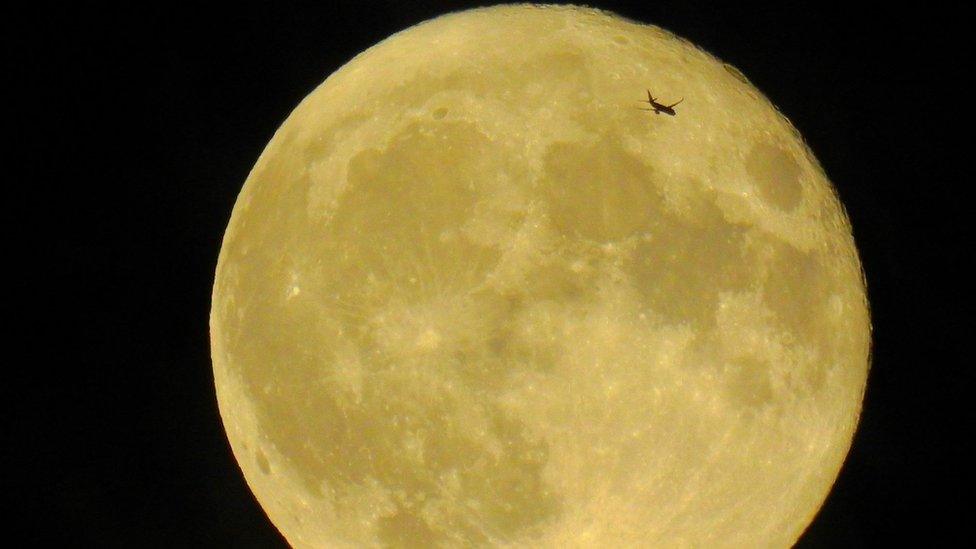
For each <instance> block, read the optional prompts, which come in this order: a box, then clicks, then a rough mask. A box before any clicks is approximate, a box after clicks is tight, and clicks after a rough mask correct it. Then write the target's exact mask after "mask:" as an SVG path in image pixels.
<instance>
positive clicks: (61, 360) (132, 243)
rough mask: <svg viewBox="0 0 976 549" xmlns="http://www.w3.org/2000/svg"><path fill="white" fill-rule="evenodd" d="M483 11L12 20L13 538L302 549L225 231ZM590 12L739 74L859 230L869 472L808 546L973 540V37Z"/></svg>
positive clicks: (358, 9)
mask: <svg viewBox="0 0 976 549" xmlns="http://www.w3.org/2000/svg"><path fill="white" fill-rule="evenodd" d="M479 5H487V3H475V2H434V1H427V2H393V1H388V2H337V3H330V2H315V3H310V4H308V5H300V4H287V5H284V4H281V5H279V4H278V3H266V4H265V5H263V6H261V7H249V8H244V7H241V6H237V7H233V8H230V9H229V10H230V11H227V12H226V13H224V12H218V11H216V10H209V9H208V10H202V9H201V8H198V7H192V8H191V7H180V6H176V5H175V4H170V3H167V4H147V5H145V6H138V7H133V6H131V5H128V6H126V7H109V6H105V5H103V6H100V7H96V6H87V7H84V8H81V7H71V8H65V7H62V6H58V7H57V8H54V7H53V6H48V7H44V6H35V7H33V8H31V13H14V14H9V15H8V16H7V17H5V19H6V21H5V22H3V23H2V24H3V25H4V27H5V30H6V31H7V32H6V34H5V35H6V36H7V38H6V39H5V44H6V46H5V48H4V50H5V54H4V56H5V57H6V58H8V60H12V61H13V63H12V68H11V71H10V72H9V73H8V79H7V84H6V87H7V88H8V91H10V90H13V91H14V93H15V94H16V95H17V97H18V99H17V100H16V101H8V103H7V109H5V110H6V111H7V129H8V136H7V137H8V139H10V140H11V141H12V144H11V145H9V146H8V148H7V155H5V158H6V160H7V163H8V166H9V167H8V170H12V171H9V172H8V174H7V175H8V176H7V177H6V178H5V180H6V181H5V182H6V188H7V192H8V196H9V197H10V198H9V201H8V204H10V206H11V208H10V209H9V213H8V219H10V220H11V221H12V223H13V227H12V230H11V231H10V237H9V241H10V242H11V243H12V245H13V246H12V247H13V251H14V254H11V256H8V257H16V258H17V260H11V263H10V265H9V266H8V267H7V269H8V272H11V273H12V274H13V275H14V279H15V282H14V285H13V287H12V288H11V290H12V292H11V293H12V294H13V298H14V300H15V301H17V302H19V301H21V300H24V301H26V302H27V303H26V304H25V305H23V306H16V307H15V309H14V312H15V313H16V314H15V315H12V316H14V318H13V320H12V321H11V324H12V327H11V328H10V329H9V330H8V334H9V336H8V337H10V338H11V340H12V342H13V345H14V348H15V349H17V350H20V349H24V350H25V351H26V352H23V353H21V352H14V351H11V353H12V354H10V355H9V356H10V357H15V356H17V357H19V358H8V360H7V361H6V362H7V364H6V368H7V371H8V372H10V373H9V374H8V376H7V381H6V382H0V383H2V385H3V386H2V388H0V391H2V393H0V394H2V397H3V399H2V400H3V406H4V412H5V413H4V424H3V425H4V428H3V431H2V436H3V439H2V441H3V446H2V451H3V461H4V467H3V468H2V472H0V480H2V485H0V488H2V491H3V494H4V499H5V500H6V501H5V502H4V504H3V505H4V507H5V510H4V513H3V516H4V517H5V518H6V519H7V520H8V521H9V524H7V525H6V526H5V527H4V529H5V531H6V532H7V534H8V535H9V536H11V537H21V536H27V539H28V540H30V541H31V543H30V544H28V545H27V546H34V545H37V544H40V543H42V542H59V543H63V544H70V546H80V547H85V546H98V547H282V546H284V541H283V540H282V538H281V537H280V536H279V535H278V534H277V532H276V530H275V529H274V527H273V526H272V525H271V523H270V522H269V521H268V520H267V519H266V518H265V517H264V514H263V512H262V511H261V509H260V507H259V506H258V504H257V503H256V501H255V500H254V499H253V497H252V495H251V493H250V491H249V490H248V488H247V486H246V484H245V483H244V480H243V477H242V475H241V474H240V472H239V470H238V468H237V465H236V462H235V461H234V458H233V456H232V455H231V452H230V447H229V445H228V443H227V441H226V438H225V436H224V434H223V429H222V426H221V423H220V418H219V415H218V411H217V405H216V400H215V396H214V388H213V378H212V371H211V365H210V355H209V335H208V325H207V322H208V314H209V308H210V291H211V286H212V283H213V273H214V268H215V265H216V260H217V253H218V250H219V246H220V241H221V237H222V235H223V230H224V228H225V227H226V224H227V221H228V218H229V216H230V213H231V209H232V207H233V204H234V200H235V198H236V196H237V193H238V192H239V190H240V188H241V185H242V184H243V182H244V179H245V178H246V176H247V174H248V172H249V171H250V169H251V167H252V166H253V164H254V162H255V161H256V160H257V157H258V155H259V154H260V152H261V151H262V149H263V148H264V146H265V145H266V144H267V142H268V140H269V139H270V138H271V136H272V134H273V132H274V131H275V129H276V128H277V127H278V126H279V125H280V124H281V122H282V121H283V120H284V119H285V117H286V116H287V115H288V113H289V112H290V111H291V109H292V108H294V107H295V106H296V105H297V104H298V102H299V101H300V100H301V99H302V98H303V97H304V96H305V95H306V94H308V93H309V92H310V91H311V90H312V89H313V88H314V87H315V86H316V85H318V84H319V83H320V82H321V81H322V80H324V79H325V77H326V76H328V75H329V74H330V73H332V72H333V71H335V70H336V69H338V68H339V67H340V66H341V65H342V64H343V63H345V62H346V61H348V60H349V59H350V58H351V57H352V56H354V55H355V54H357V53H359V52H361V51H362V50H364V49H366V48H368V47H369V46H371V45H373V44H375V43H376V42H378V41H380V40H382V39H383V38H385V37H387V36H389V35H390V34H392V33H394V32H396V31H399V30H402V29H404V28H406V27H408V26H411V25H413V24H416V23H419V22H421V21H423V20H426V19H429V18H431V17H434V16H437V15H440V14H443V13H445V12H449V11H454V10H458V9H462V8H466V7H475V6H479ZM592 5H595V6H596V7H601V8H604V9H608V10H610V11H614V12H617V13H619V14H621V15H624V16H627V17H629V18H632V19H635V20H638V21H642V22H647V23H653V24H656V25H659V26H662V27H664V28H666V29H668V30H670V31H672V32H674V33H676V34H678V35H679V36H682V37H685V38H687V39H689V40H690V41H692V42H693V43H695V44H697V45H699V46H701V47H703V48H704V49H706V50H707V51H709V52H711V53H712V54H714V55H715V56H717V57H718V58H720V59H722V60H723V61H726V62H729V63H731V64H733V65H734V66H736V67H738V68H739V69H740V70H741V71H742V72H743V73H744V74H745V75H747V76H748V77H749V79H750V80H751V81H752V82H753V83H754V84H755V85H756V87H758V88H759V89H760V90H761V91H763V92H764V93H765V94H766V95H767V96H768V97H769V99H770V100H771V101H772V102H773V103H774V104H775V105H777V106H778V107H779V109H780V110H781V111H782V112H783V113H784V114H785V115H786V116H787V117H788V118H789V119H790V120H791V121H792V122H793V124H794V125H795V126H796V127H797V128H798V129H799V130H800V132H801V133H802V135H803V136H804V137H805V138H806V140H807V141H808V143H809V145H810V148H811V149H812V150H813V151H814V154H815V155H816V156H817V158H818V159H819V161H820V163H821V164H822V165H823V167H824V169H825V170H826V172H827V174H828V176H829V177H830V179H831V180H832V181H833V183H834V184H835V185H836V187H837V190H838V193H839V195H840V198H841V201H842V202H843V204H844V205H845V207H846V209H847V212H848V214H849V216H850V218H851V222H852V225H853V228H854V235H855V240H856V242H857V245H858V248H859V251H860V254H861V260H862V262H863V265H864V269H865V272H866V276H867V282H868V290H869V299H870V302H871V308H872V318H873V326H874V348H873V360H872V367H871V371H870V376H869V379H868V387H867V395H866V399H865V407H864V411H863V414H862V417H861V421H860V425H859V428H858V431H857V433H856V435H855V439H854V443H853V447H852V449H851V452H850V454H849V456H848V459H847V461H846V463H845V465H844V468H843V470H842V471H841V474H840V476H839V478H838V480H837V483H836V485H835V486H834V489H833V491H832V492H831V494H830V496H829V498H828V500H827V502H826V504H825V505H824V507H823V509H822V510H821V512H820V514H819V515H818V516H817V518H816V519H815V521H814V522H813V523H812V525H811V526H810V528H809V529H808V531H807V532H806V534H805V535H804V536H803V537H802V538H801V540H800V542H799V545H798V546H799V547H874V546H886V545H888V544H891V543H894V542H902V543H904V542H911V541H914V540H920V539H925V540H927V541H928V542H929V544H930V545H935V546H938V545H941V544H940V543H939V541H940V540H942V539H944V540H945V541H946V542H947V541H948V540H950V539H955V538H954V536H950V534H949V530H950V526H951V524H953V523H954V522H955V521H957V520H959V519H957V518H954V517H955V516H956V515H959V514H961V513H962V505H963V501H964V500H963V498H962V495H961V494H960V493H961V491H962V487H961V484H960V483H961V481H959V480H957V479H956V477H957V476H958V475H957V474H956V470H957V469H955V465H953V464H952V459H951V455H952V454H953V448H955V447H957V446H959V445H961V444H963V443H964V442H966V440H965V439H966V438H968V436H966V435H968V434H969V431H971V428H970V427H966V426H964V425H965V423H964V421H963V419H962V416H952V415H949V414H948V410H947V408H948V406H947V404H948V403H954V402H956V401H959V400H961V398H962V396H963V392H964V391H966V390H967V389H968V388H969V387H970V386H971V385H970V383H969V380H970V379H971V377H972V376H971V373H970V372H969V370H971V368H972V358H968V359H967V358H964V356H967V355H963V353H962V343H961V332H962V329H963V328H964V327H965V328H971V324H972V321H971V320H969V319H966V321H965V322H964V318H965V317H964V316H963V314H964V311H963V302H964V301H966V298H967V297H968V296H967V293H968V292H966V291H963V290H961V288H962V287H963V286H962V278H964V277H966V278H967V279H968V284H967V286H966V287H971V284H972V282H971V280H972V277H971V276H968V277H967V271H965V270H963V267H962V264H963V258H964V257H965V256H964V254H963V251H964V250H963V239H964V237H963V232H964V230H963V229H964V227H966V226H967V225H968V224H964V223H963V221H962V219H963V217H962V216H963V210H964V207H965V206H964V204H965V201H964V200H962V199H961V198H960V197H961V196H963V195H964V192H963V186H964V185H968V184H969V183H970V182H971V181H972V175H971V174H969V175H968V177H962V175H961V174H956V173H955V171H954V170H955V168H954V167H953V165H952V162H953V160H955V159H957V158H960V157H962V155H963V153H962V147H961V146H960V145H957V144H955V143H961V142H957V141H955V140H954V139H952V137H951V136H952V135H953V134H954V133H955V131H954V128H955V127H956V126H961V125H962V124H963V121H962V115H963V114H964V113H967V112H968V111H969V110H971V109H969V108H968V104H969V101H971V98H970V99H969V101H965V100H961V99H957V98H956V97H954V96H956V95H960V94H962V93H965V88H962V87H961V86H962V84H961V79H962V77H963V76H964V74H962V73H964V72H965V71H967V70H968V68H967V69H965V70H964V69H963V66H964V65H965V63H967V62H966V61H965V58H964V55H968V54H963V53H962V50H961V49H959V48H961V47H962V42H963V37H964V36H965V35H961V34H960V33H959V32H957V31H956V30H955V29H956V25H955V24H954V20H959V19H960V16H959V14H957V13H953V12H949V11H945V10H940V9H936V8H935V6H933V5H929V4H920V5H915V6H914V7H913V8H912V9H911V10H895V9H894V8H888V9H886V10H884V11H856V10H854V11H852V10H851V9H850V8H844V9H841V8H839V7H837V6H828V5H825V4H813V5H810V6H807V7H796V6H784V5H782V3H779V4H776V5H773V6H768V7H763V6H759V5H752V4H748V3H741V2H737V3H728V4H725V5H724V6H715V5H712V3H709V2H600V3H598V4H596V3H595V4H592ZM953 52H956V53H953ZM952 63H959V64H960V67H958V68H956V69H952V68H949V65H951V64H952ZM950 109H952V110H954V111H956V112H958V114H955V113H954V114H953V115H951V116H950V114H949V110H950ZM970 134H971V132H970ZM969 141H970V142H971V135H970V137H969ZM962 142H965V141H962ZM13 173H16V174H17V175H13ZM966 190H968V189H966ZM967 209H968V208H967ZM971 248H972V245H971V244H969V246H967V251H968V250H970V249H971ZM964 324H965V326H964ZM968 331H970V332H971V329H970V330H968ZM966 364H969V366H966ZM963 430H965V431H963ZM954 494H956V495H954Z"/></svg>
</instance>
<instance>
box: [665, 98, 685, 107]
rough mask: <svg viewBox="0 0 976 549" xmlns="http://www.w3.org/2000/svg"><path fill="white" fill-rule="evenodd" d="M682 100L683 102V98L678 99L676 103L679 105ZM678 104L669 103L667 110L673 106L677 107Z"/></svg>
mask: <svg viewBox="0 0 976 549" xmlns="http://www.w3.org/2000/svg"><path fill="white" fill-rule="evenodd" d="M684 100H685V98H684V97H682V98H681V99H679V100H678V103H681V102H682V101H684ZM678 103H671V104H670V105H668V108H669V109H670V108H671V107H673V106H675V105H677V104H678Z"/></svg>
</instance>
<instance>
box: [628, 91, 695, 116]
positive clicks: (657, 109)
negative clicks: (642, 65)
mask: <svg viewBox="0 0 976 549" xmlns="http://www.w3.org/2000/svg"><path fill="white" fill-rule="evenodd" d="M684 100H685V98H684V97H682V98H681V99H679V100H678V103H681V102H682V101H684ZM641 103H647V104H649V105H650V106H651V108H649V109H645V108H643V107H638V109H640V110H642V111H654V114H661V113H662V112H663V113H664V114H666V115H669V116H674V115H675V114H677V113H675V112H674V106H675V105H677V104H678V103H671V104H670V105H662V104H660V103H658V102H657V100H656V99H654V97H653V96H652V95H651V90H647V100H646V101H644V100H642V101H641Z"/></svg>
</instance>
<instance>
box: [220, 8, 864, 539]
mask: <svg viewBox="0 0 976 549" xmlns="http://www.w3.org/2000/svg"><path fill="white" fill-rule="evenodd" d="M645 88H650V89H651V91H652V92H653V93H654V94H655V96H657V97H659V98H660V99H661V100H662V101H664V102H674V101H677V100H678V99H679V98H682V97H683V98H684V102H683V103H681V104H680V105H679V106H678V107H677V111H678V112H677V116H675V117H669V116H664V115H654V114H653V113H648V112H641V111H639V110H637V108H636V107H638V106H639V103H638V101H639V100H640V99H643V98H644V96H645V91H644V90H645ZM211 335H212V343H213V362H214V375H215V378H216V387H217V395H218V399H219V404H220V411H221V415H222V417H223V421H224V424H225V427H226V430H227V434H228V437H229V439H230V442H231V445H232V447H233V450H234V454H235V456H236V457H237V460H238V462H239V463H240V466H241V469H242V470H243V472H244V475H245V476H246V478H247V482H248V484H249V485H250V487H251V488H252V490H253V491H254V493H255V495H256V496H257V498H258V501H260V503H261V505H262V506H263V507H264V509H265V511H266V512H267V513H268V516H269V517H270V518H271V520H272V521H273V522H274V524H275V525H276V526H277V527H278V529H279V530H280V531H281V532H282V533H283V534H284V536H285V537H286V538H287V540H288V541H289V543H291V544H292V545H294V546H296V547H379V546H391V547H434V546H444V547H469V546H484V545H495V546H511V547H560V548H562V547H636V546H640V547H651V546H703V547H715V546H740V547H768V546H788V545H790V544H791V543H793V542H794V541H795V540H796V539H797V538H798V537H799V535H800V534H801V533H802V531H803V529H804V528H805V527H806V525H807V524H808V523H809V522H810V521H811V519H812V517H813V516H814V514H815V513H816V512H817V510H818V509H819V507H820V505H821V503H822V502H823V500H824V498H825V497H826V495H827V492H828V491H829V489H830V486H831V484H832V483H833V481H834V478H835V476H836V475H837V472H838V470H839V468H840V466H841V463H842V462H843V459H844V456H845V455H846V453H847V450H848V447H849V445H850V442H851V437H852V434H853V431H854V428H855V425H856V422H857V418H858V414H859V411H860V407H861V400H862V394H863V390H864V385H865V378H866V374H867V369H868V351H869V345H870V323H869V317H868V309H867V303H866V299H865V288H864V284H863V281H862V276H861V270H860V264H859V260H858V257H857V252H856V250H855V247H854V242H853V239H852V236H851V229H850V226H849V223H848V221H847V219H846V216H845V214H844V211H843V208H842V207H841V205H840V204H839V203H838V201H837V198H836V197H835V195H834V192H833V190H832V187H831V184H830V183H829V181H828V180H827V179H826V177H825V175H824V173H823V171H822V170H821V168H820V167H819V166H818V164H817V162H816V160H815V159H814V158H813V156H812V154H811V153H810V151H809V150H808V149H807V147H806V146H805V145H804V143H803V141H802V139H801V138H800V136H799V135H798V134H797V132H796V130H795V129H794V128H793V127H792V126H791V125H790V123H789V122H788V121H787V120H786V119H785V118H784V117H783V116H781V115H780V114H779V113H778V112H777V111H776V109H775V108H774V107H773V106H772V105H771V104H770V103H769V102H768V101H767V100H766V99H765V98H764V97H763V96H762V95H761V94H760V93H759V92H758V91H757V90H756V89H755V88H754V87H753V86H752V85H750V84H749V83H748V81H747V80H746V79H745V78H744V77H743V76H742V75H741V74H740V73H739V72H738V71H736V70H735V69H734V68H732V67H730V66H728V65H724V64H723V63H722V62H720V61H718V60H716V59H715V58H713V57H711V56H710V55H708V54H707V53H705V52H703V51H701V50H699V49H696V48H695V47H694V46H693V45H691V44H689V43H688V42H685V41H683V40H681V39H679V38H677V37H675V36H673V35H671V34H669V33H668V32H666V31H663V30H661V29H659V28H656V27H652V26H646V25H640V24H636V23H634V22H631V21H626V20H623V19H621V18H618V17H615V16H612V15H610V14H607V13H603V12H599V11H595V10H590V9H580V8H570V7H545V8H540V7H532V6H506V7H495V8H490V9H481V10H473V11H467V12H462V13H456V14H452V15H448V16H445V17H441V18H438V19H435V20H432V21H429V22H426V23H423V24H421V25H418V26H416V27H413V28H411V29H408V30H406V31H404V32H402V33H399V34H396V35H394V36H393V37H391V38H389V39H387V40H385V41H383V42H382V43H380V44H378V45H377V46H375V47H373V48H371V49H369V50H368V51H366V52H364V53H363V54H361V55H359V56H358V57H356V58H355V59H353V60H352V61H350V62H349V63H348V64H347V65H345V66H344V67H343V68H342V69H340V70H339V71H337V72H336V73H335V74H333V75H332V76H330V77H329V78H328V79H327V80H326V81H325V83H323V84H322V85H321V86H320V87H319V88H317V89H316V90H315V91H314V92H312V94H311V95H309V96H308V97H307V98H305V100H304V101H303V102H302V103H301V104H300V105H299V106H298V108H297V109H295V111H294V112H293V113H292V114H291V116H290V117H289V118H288V120H287V121H286V122H285V123H284V124H283V125H282V126H281V128H280V129H279V130H278V132H277V133H276V134H275V136H274V138H273V139H272V140H271V142H270V143H269V144H268V147H267V149H266V150H265V151H264V153H263V154H262V155H261V157H260V159H259V160H258V162H257V165H256V166H255V167H254V170H253V171H252V172H251V174H250V177H249V178H248V180H247V182H246V184H245V185H244V189H243V191H242V192H241V194H240V197H239V198H238V200H237V204H236V206H235V207H234V212H233V215H232V217H231V221H230V225H229V226H228V228H227V233H226V235H225V238H224V243H223V247H222V249H221V252H220V259H219V264H218V267H217V276H216V282H215V284H214V292H213V309H212V313H211Z"/></svg>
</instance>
